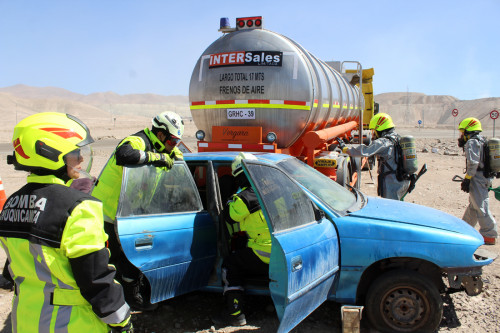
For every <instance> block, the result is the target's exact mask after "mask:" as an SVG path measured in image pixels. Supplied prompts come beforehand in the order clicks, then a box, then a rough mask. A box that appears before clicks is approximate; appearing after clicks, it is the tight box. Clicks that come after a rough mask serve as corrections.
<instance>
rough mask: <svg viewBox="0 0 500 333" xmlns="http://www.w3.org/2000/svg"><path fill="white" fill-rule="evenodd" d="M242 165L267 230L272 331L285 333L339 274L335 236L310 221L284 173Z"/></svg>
mask: <svg viewBox="0 0 500 333" xmlns="http://www.w3.org/2000/svg"><path fill="white" fill-rule="evenodd" d="M243 165H244V170H245V172H247V174H248V175H249V178H250V180H251V183H252V186H254V188H255V189H256V193H257V196H258V198H259V201H260V203H261V206H262V208H263V211H264V214H265V216H266V220H267V221H268V225H269V230H270V231H271V239H272V250H271V261H270V264H269V278H270V281H271V282H270V284H269V289H270V292H271V297H272V298H273V302H274V304H275V307H276V311H277V314H278V318H279V319H280V327H279V328H278V332H288V331H290V330H291V329H293V327H295V326H296V325H297V324H298V323H300V322H301V321H302V320H303V319H304V318H306V317H307V316H308V315H309V314H310V313H311V312H312V311H314V310H315V309H316V308H317V307H318V306H319V305H321V304H322V303H323V302H324V301H325V300H326V299H327V296H328V293H329V291H330V289H331V287H332V285H333V282H334V280H335V278H336V277H337V276H338V271H339V242H338V235H337V232H336V230H335V228H334V226H333V224H332V223H330V221H328V220H327V219H325V218H324V217H323V216H321V217H319V218H316V217H315V213H314V210H315V209H317V208H315V207H314V205H313V203H312V202H311V201H310V199H309V198H308V197H307V195H306V194H305V193H304V191H303V190H302V189H301V188H300V186H299V185H297V184H296V183H295V182H294V181H293V180H291V179H290V178H289V177H288V176H287V175H286V174H285V173H284V172H282V171H281V170H279V169H277V168H275V167H271V166H268V165H262V164H259V163H258V162H250V161H245V160H244V161H243ZM316 219H317V220H316Z"/></svg>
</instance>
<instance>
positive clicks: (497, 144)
mask: <svg viewBox="0 0 500 333" xmlns="http://www.w3.org/2000/svg"><path fill="white" fill-rule="evenodd" d="M488 150H489V159H490V160H489V163H490V171H491V172H500V139H498V138H490V139H488Z"/></svg>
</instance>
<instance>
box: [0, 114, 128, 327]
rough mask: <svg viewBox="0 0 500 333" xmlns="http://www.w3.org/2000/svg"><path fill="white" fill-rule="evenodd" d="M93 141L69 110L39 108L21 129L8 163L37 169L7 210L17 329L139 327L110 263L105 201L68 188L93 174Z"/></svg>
mask: <svg viewBox="0 0 500 333" xmlns="http://www.w3.org/2000/svg"><path fill="white" fill-rule="evenodd" d="M92 142H93V139H92V137H91V136H90V133H89V131H88V129H87V127H86V126H85V125H84V124H83V123H82V122H81V121H80V120H78V119H77V118H75V117H73V116H70V115H66V114H62V113H55V112H44V113H38V114H35V115H32V116H29V117H27V118H25V119H24V120H22V121H21V122H19V123H18V124H17V125H16V127H15V128H14V136H13V145H14V154H13V155H12V156H9V157H8V163H9V164H14V166H15V169H16V170H23V171H28V172H30V174H29V175H28V179H27V184H26V185H25V186H23V187H22V188H21V189H20V190H18V191H17V192H15V193H14V194H12V195H11V196H10V197H9V198H8V199H7V201H6V204H5V206H4V209H3V211H2V213H1V215H0V241H1V244H2V246H3V248H4V249H5V251H6V254H7V258H8V260H9V272H10V274H11V276H12V278H13V279H14V281H15V295H14V299H13V302H12V332H70V333H71V332H84V333H88V332H109V331H111V332H133V328H132V323H131V321H130V308H129V306H128V305H127V303H126V302H125V300H124V295H123V289H122V287H121V285H120V284H119V283H118V282H116V281H115V280H114V276H115V268H114V267H113V266H110V265H109V264H108V261H109V251H108V249H107V248H106V247H105V243H106V240H107V235H106V233H105V232H104V229H103V214H102V204H101V202H99V201H98V200H96V199H95V198H93V197H91V196H90V195H88V194H85V193H83V192H81V191H78V190H75V189H72V188H69V187H68V186H66V182H67V181H68V180H70V179H77V178H79V177H81V176H85V175H88V174H87V173H86V172H85V171H87V172H88V171H89V170H88V169H87V170H85V168H83V167H82V163H83V162H84V161H85V162H86V163H88V165H89V166H90V164H91V163H90V162H91V152H90V147H89V144H90V143H92ZM89 168H90V167H89Z"/></svg>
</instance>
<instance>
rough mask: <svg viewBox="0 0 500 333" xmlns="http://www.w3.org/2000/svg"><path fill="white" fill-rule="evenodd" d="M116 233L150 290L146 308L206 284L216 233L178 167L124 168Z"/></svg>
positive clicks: (186, 174)
mask: <svg viewBox="0 0 500 333" xmlns="http://www.w3.org/2000/svg"><path fill="white" fill-rule="evenodd" d="M117 232H118V237H119V241H120V244H121V248H122V250H123V252H124V254H125V256H126V257H127V259H128V260H129V261H130V262H131V263H132V264H133V265H134V266H135V267H137V268H138V269H139V270H140V271H141V272H142V273H144V275H145V276H146V278H147V279H148V281H149V283H150V285H151V302H152V303H156V302H159V301H162V300H165V299H168V298H171V297H174V296H177V295H181V294H184V293H187V292H189V291H193V290H196V289H199V288H201V287H203V286H205V285H206V284H207V281H208V279H209V276H210V273H211V271H212V267H213V265H214V263H215V258H216V255H217V236H216V228H215V225H214V223H213V221H212V218H211V217H210V214H209V213H208V211H207V210H205V209H204V208H203V205H202V201H201V198H200V195H199V193H198V190H197V188H196V185H195V183H194V180H193V177H192V175H191V173H190V171H189V168H188V167H187V166H186V164H185V163H184V162H175V164H174V166H173V167H172V169H171V170H169V171H165V170H164V169H162V168H155V167H153V166H148V165H143V166H139V167H124V171H123V178H122V188H121V194H120V201H119V205H118V212H117Z"/></svg>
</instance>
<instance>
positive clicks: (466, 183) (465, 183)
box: [460, 178, 470, 193]
mask: <svg viewBox="0 0 500 333" xmlns="http://www.w3.org/2000/svg"><path fill="white" fill-rule="evenodd" d="M460 187H461V188H462V191H464V192H466V193H469V190H470V178H464V180H462V184H461V185H460Z"/></svg>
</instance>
